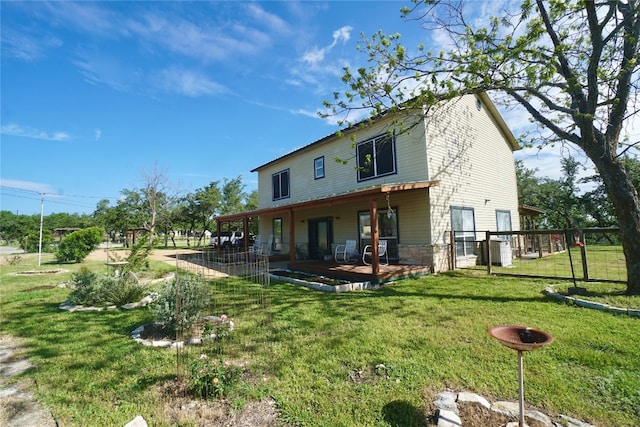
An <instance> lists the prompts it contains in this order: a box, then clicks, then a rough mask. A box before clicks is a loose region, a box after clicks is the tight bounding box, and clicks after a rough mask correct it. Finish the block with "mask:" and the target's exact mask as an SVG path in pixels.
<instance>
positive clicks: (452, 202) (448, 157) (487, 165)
mask: <svg viewBox="0 0 640 427" xmlns="http://www.w3.org/2000/svg"><path fill="white" fill-rule="evenodd" d="M476 99H477V98H476V97H475V96H471V95H470V96H465V97H463V98H461V99H459V100H457V101H455V102H451V103H449V104H447V105H445V106H442V107H440V108H438V109H434V111H433V113H432V114H431V115H430V116H429V117H428V118H427V119H426V126H427V129H428V131H427V133H428V135H429V137H428V141H427V150H428V153H429V160H428V161H429V169H430V171H431V175H430V177H429V178H430V179H432V180H439V181H440V186H439V187H435V188H432V189H431V193H430V194H431V199H430V202H431V220H432V223H431V229H432V234H433V241H432V243H433V244H436V245H439V244H442V243H444V241H445V240H446V237H445V234H446V233H445V232H446V231H447V230H450V229H451V215H450V211H451V206H462V207H469V208H473V209H474V216H475V225H476V230H477V231H486V230H496V210H505V211H509V212H511V223H512V228H513V229H514V230H517V229H519V217H518V191H517V182H516V174H515V164H514V159H513V152H512V150H511V147H510V145H509V143H508V141H507V140H506V138H505V136H504V135H503V134H502V133H501V132H500V130H499V128H498V126H497V125H496V123H495V122H494V120H493V118H492V116H491V115H490V114H489V113H488V111H487V107H486V106H485V105H482V106H481V109H480V110H478V109H477V108H476Z"/></svg>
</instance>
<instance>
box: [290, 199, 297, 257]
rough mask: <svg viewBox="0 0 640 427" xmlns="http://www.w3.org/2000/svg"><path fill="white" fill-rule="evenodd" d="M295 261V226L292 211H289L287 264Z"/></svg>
mask: <svg viewBox="0 0 640 427" xmlns="http://www.w3.org/2000/svg"><path fill="white" fill-rule="evenodd" d="M295 261H296V224H295V215H294V213H293V209H289V264H293V263H294V262H295Z"/></svg>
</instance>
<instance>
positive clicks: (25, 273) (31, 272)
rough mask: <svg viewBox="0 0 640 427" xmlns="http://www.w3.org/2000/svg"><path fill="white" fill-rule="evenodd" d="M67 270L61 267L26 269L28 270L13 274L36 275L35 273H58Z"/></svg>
mask: <svg viewBox="0 0 640 427" xmlns="http://www.w3.org/2000/svg"><path fill="white" fill-rule="evenodd" d="M65 271H67V270H64V269H62V268H59V269H56V270H28V271H18V272H16V273H14V274H20V275H22V274H24V275H30V274H33V275H37V274H60V273H64V272H65Z"/></svg>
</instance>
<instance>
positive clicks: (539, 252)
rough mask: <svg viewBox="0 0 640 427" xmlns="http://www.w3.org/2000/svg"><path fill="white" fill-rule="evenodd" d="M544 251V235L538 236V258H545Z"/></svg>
mask: <svg viewBox="0 0 640 427" xmlns="http://www.w3.org/2000/svg"><path fill="white" fill-rule="evenodd" d="M543 253H544V252H543V251H542V234H538V258H540V259H542V256H543Z"/></svg>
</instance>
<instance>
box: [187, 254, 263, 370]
mask: <svg viewBox="0 0 640 427" xmlns="http://www.w3.org/2000/svg"><path fill="white" fill-rule="evenodd" d="M176 265H177V272H176V275H177V283H178V285H177V286H176V317H177V318H184V317H186V316H188V315H189V310H191V309H192V306H196V307H201V309H200V310H199V311H198V316H197V319H195V321H193V322H192V323H191V324H188V326H187V327H184V328H180V327H179V328H178V330H177V334H176V338H177V341H178V342H179V343H182V345H179V346H178V348H177V358H176V359H177V376H178V379H180V380H186V379H188V378H189V375H192V374H193V373H192V372H191V369H192V366H194V363H198V362H197V361H198V360H200V358H201V357H202V356H203V355H208V357H215V358H219V360H223V359H224V361H225V363H228V364H231V365H233V366H239V367H243V368H244V367H246V366H248V365H249V364H250V361H251V360H252V359H256V360H268V359H269V357H254V356H258V354H259V353H263V352H267V353H268V352H269V351H270V349H271V341H272V333H271V302H270V294H269V285H270V279H269V259H268V257H266V256H262V255H256V254H253V253H246V252H235V253H218V252H216V251H202V252H197V253H192V254H183V255H178V256H177V259H176ZM194 280H195V281H197V282H198V286H197V289H198V291H196V292H194V291H193V286H191V288H189V289H187V287H186V286H184V287H183V286H180V285H179V284H180V283H184V284H187V283H193V282H194ZM223 330H224V334H222V331H223ZM216 334H217V336H216Z"/></svg>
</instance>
